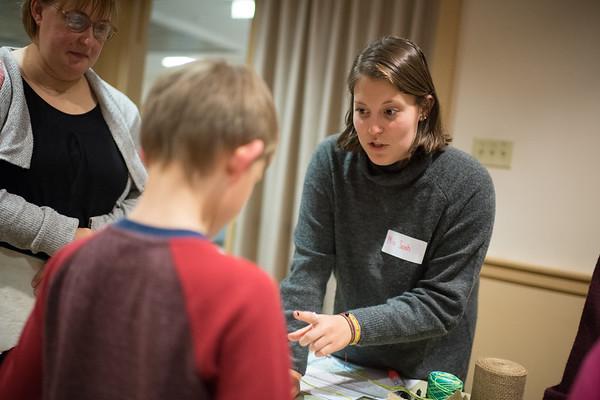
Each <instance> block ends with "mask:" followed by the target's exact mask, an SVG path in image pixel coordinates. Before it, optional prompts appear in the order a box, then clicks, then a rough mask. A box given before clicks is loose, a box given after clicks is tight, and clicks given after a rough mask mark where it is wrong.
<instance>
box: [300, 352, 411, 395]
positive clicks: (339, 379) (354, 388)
mask: <svg viewBox="0 0 600 400" xmlns="http://www.w3.org/2000/svg"><path fill="white" fill-rule="evenodd" d="M419 382H421V381H418V380H402V381H401V382H392V381H391V380H390V379H389V377H388V376H387V373H386V372H385V371H381V370H376V369H371V368H364V367H360V366H357V365H355V364H352V363H349V362H345V361H342V360H340V359H338V358H336V357H331V356H330V357H314V356H313V355H312V354H311V356H309V360H308V368H307V370H306V374H305V375H304V377H303V378H302V381H301V383H300V389H301V390H302V391H303V392H304V393H306V394H309V395H314V396H317V397H318V398H320V399H327V400H338V399H344V400H348V399H350V400H357V399H359V398H361V397H365V396H366V397H368V398H372V399H376V400H383V399H387V396H388V394H389V393H390V391H389V390H388V389H386V387H393V386H397V385H398V384H400V385H402V386H404V387H406V388H408V389H412V388H414V387H415V386H416V385H417V383H419Z"/></svg>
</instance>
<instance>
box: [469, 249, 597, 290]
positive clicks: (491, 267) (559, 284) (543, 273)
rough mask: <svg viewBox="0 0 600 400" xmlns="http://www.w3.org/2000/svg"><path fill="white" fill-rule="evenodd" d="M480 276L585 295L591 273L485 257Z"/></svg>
mask: <svg viewBox="0 0 600 400" xmlns="http://www.w3.org/2000/svg"><path fill="white" fill-rule="evenodd" d="M481 277H482V278H488V279H494V280H498V281H503V282H510V283H515V284H518V285H523V286H529V287H535V288H539V289H545V290H551V291H554V292H560V293H566V294H572V295H576V296H581V297H585V296H587V292H588V288H589V286H590V281H591V278H592V277H591V275H589V274H585V273H581V272H571V271H564V270H557V269H554V268H549V267H542V266H537V265H531V264H526V263H517V262H514V261H508V260H503V259H500V258H494V257H486V259H485V262H484V264H483V268H482V269H481Z"/></svg>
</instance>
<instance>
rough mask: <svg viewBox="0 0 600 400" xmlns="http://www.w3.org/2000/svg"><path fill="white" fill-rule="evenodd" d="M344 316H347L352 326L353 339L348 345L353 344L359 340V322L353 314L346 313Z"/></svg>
mask: <svg viewBox="0 0 600 400" xmlns="http://www.w3.org/2000/svg"><path fill="white" fill-rule="evenodd" d="M346 316H347V317H348V319H349V320H350V322H352V325H353V326H354V338H353V339H354V340H352V341H351V342H350V346H355V345H357V344H358V342H359V341H360V332H361V330H360V324H359V323H358V320H357V319H356V317H355V316H354V314H351V313H346Z"/></svg>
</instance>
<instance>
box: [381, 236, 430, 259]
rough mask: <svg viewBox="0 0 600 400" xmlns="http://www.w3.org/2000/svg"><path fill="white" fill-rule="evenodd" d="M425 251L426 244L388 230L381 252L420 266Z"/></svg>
mask: <svg viewBox="0 0 600 400" xmlns="http://www.w3.org/2000/svg"><path fill="white" fill-rule="evenodd" d="M426 249H427V242H424V241H422V240H419V239H415V238H411V237H410V236H406V235H403V234H401V233H398V232H394V231H393V230H391V229H388V232H387V236H386V237H385V242H384V243H383V247H382V248H381V251H383V252H384V253H387V254H389V255H392V256H394V257H398V258H400V259H402V260H406V261H410V262H413V263H415V264H421V263H422V262H423V257H424V256H425V250H426Z"/></svg>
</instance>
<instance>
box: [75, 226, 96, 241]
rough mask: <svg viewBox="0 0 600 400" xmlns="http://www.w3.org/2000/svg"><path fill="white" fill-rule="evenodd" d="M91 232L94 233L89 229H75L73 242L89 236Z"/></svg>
mask: <svg viewBox="0 0 600 400" xmlns="http://www.w3.org/2000/svg"><path fill="white" fill-rule="evenodd" d="M93 232H94V231H92V230H91V229H90V228H77V230H76V231H75V236H74V237H73V241H75V240H79V239H82V238H84V237H86V236H89V235H91V234H92V233H93Z"/></svg>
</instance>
